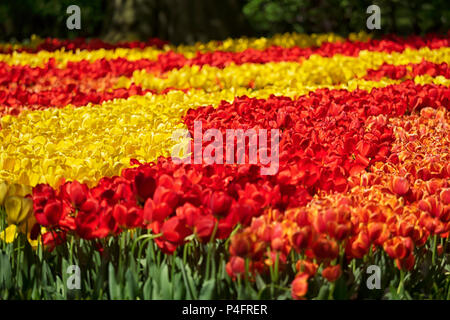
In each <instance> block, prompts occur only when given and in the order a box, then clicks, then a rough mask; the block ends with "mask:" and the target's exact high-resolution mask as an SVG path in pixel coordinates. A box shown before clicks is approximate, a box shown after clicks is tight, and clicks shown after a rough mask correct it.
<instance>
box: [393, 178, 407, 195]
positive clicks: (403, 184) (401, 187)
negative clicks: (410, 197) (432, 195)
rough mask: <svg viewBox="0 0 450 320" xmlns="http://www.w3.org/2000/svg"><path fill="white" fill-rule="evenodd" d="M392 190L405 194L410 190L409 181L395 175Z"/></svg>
mask: <svg viewBox="0 0 450 320" xmlns="http://www.w3.org/2000/svg"><path fill="white" fill-rule="evenodd" d="M392 191H393V192H394V193H396V194H398V195H399V196H404V195H405V194H407V193H408V191H409V182H408V180H407V179H406V178H402V177H393V178H392Z"/></svg>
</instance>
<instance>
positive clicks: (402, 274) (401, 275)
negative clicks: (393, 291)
mask: <svg viewBox="0 0 450 320" xmlns="http://www.w3.org/2000/svg"><path fill="white" fill-rule="evenodd" d="M404 280H405V271H403V270H400V282H399V284H398V288H397V294H400V293H401V292H402V291H403V281H404Z"/></svg>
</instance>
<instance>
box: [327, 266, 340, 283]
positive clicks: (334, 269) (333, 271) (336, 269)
mask: <svg viewBox="0 0 450 320" xmlns="http://www.w3.org/2000/svg"><path fill="white" fill-rule="evenodd" d="M341 274H342V271H341V266H340V265H335V266H328V267H326V268H325V269H323V271H322V276H323V277H324V278H325V279H327V280H328V281H330V282H334V281H336V280H337V279H339V278H340V277H341Z"/></svg>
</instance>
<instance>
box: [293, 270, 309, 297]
mask: <svg viewBox="0 0 450 320" xmlns="http://www.w3.org/2000/svg"><path fill="white" fill-rule="evenodd" d="M308 278H309V276H308V274H306V273H301V274H299V275H297V276H296V277H295V279H294V281H293V282H292V288H291V295H292V298H293V299H296V300H299V299H302V298H303V297H304V296H305V294H306V293H307V292H308Z"/></svg>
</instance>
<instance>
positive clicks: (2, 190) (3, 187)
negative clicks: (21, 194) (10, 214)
mask: <svg viewBox="0 0 450 320" xmlns="http://www.w3.org/2000/svg"><path fill="white" fill-rule="evenodd" d="M7 192H8V185H7V184H6V182H5V181H2V180H0V206H3V202H4V200H5V197H6V194H7Z"/></svg>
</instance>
